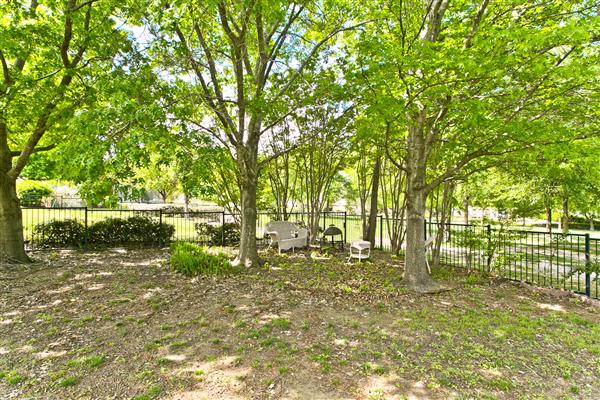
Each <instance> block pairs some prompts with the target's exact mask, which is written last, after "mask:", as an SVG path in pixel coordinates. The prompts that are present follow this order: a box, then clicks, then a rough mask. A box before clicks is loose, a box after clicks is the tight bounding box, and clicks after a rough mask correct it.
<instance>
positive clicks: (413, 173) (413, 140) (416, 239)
mask: <svg viewBox="0 0 600 400" xmlns="http://www.w3.org/2000/svg"><path fill="white" fill-rule="evenodd" d="M417 118H418V121H416V122H415V123H414V124H411V125H409V129H408V136H407V146H406V147H407V152H406V172H407V174H406V175H407V182H406V223H407V224H406V257H405V267H404V280H403V281H404V284H405V285H406V286H407V287H408V288H409V289H411V290H414V291H416V292H419V293H427V292H431V291H435V290H437V289H438V287H437V285H436V284H435V282H434V281H433V279H432V278H431V276H430V275H429V272H428V271H427V259H426V253H425V252H426V249H425V237H424V232H423V229H424V226H425V211H426V208H427V206H426V200H427V191H426V184H425V183H426V181H425V179H426V169H427V154H426V149H425V146H426V144H425V138H424V135H423V122H424V121H423V120H424V112H420V113H419V115H418V116H417Z"/></svg>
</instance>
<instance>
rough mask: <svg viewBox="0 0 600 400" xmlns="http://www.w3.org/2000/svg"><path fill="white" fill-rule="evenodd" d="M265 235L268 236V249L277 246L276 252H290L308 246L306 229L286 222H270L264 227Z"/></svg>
mask: <svg viewBox="0 0 600 400" xmlns="http://www.w3.org/2000/svg"><path fill="white" fill-rule="evenodd" d="M265 234H267V235H269V237H270V241H269V247H271V246H272V245H274V244H277V247H278V251H279V253H280V254H281V250H289V249H292V251H293V250H294V249H295V248H301V247H306V246H307V244H308V229H306V228H299V227H298V226H296V224H293V223H291V222H288V221H271V222H269V223H268V224H267V225H266V226H265Z"/></svg>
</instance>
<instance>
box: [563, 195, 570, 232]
mask: <svg viewBox="0 0 600 400" xmlns="http://www.w3.org/2000/svg"><path fill="white" fill-rule="evenodd" d="M562 232H563V234H564V235H566V234H568V233H569V198H568V197H567V196H565V197H564V198H563V215H562Z"/></svg>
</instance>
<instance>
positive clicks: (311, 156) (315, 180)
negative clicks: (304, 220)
mask: <svg viewBox="0 0 600 400" xmlns="http://www.w3.org/2000/svg"><path fill="white" fill-rule="evenodd" d="M323 90H324V87H322V88H321V89H319V90H316V91H314V92H313V93H312V96H310V97H311V99H312V102H313V104H312V105H310V106H307V107H305V108H304V109H303V110H301V113H298V115H296V116H295V122H296V125H297V126H298V130H299V131H301V132H304V133H305V134H306V135H307V139H306V140H305V143H303V145H302V146H301V147H300V148H299V152H300V153H301V154H302V155H303V156H302V158H301V160H300V163H301V172H300V186H301V189H302V192H303V204H304V205H305V207H306V211H307V213H308V219H309V221H308V227H309V229H310V235H311V240H312V241H314V240H316V238H317V235H318V231H319V226H320V225H319V219H320V218H321V213H322V211H323V208H324V206H325V205H326V203H327V200H328V195H329V192H330V190H331V188H332V183H333V182H334V179H335V178H336V176H337V175H338V173H339V172H340V171H341V170H342V169H343V168H344V163H345V162H346V160H347V158H348V156H349V155H350V151H351V145H350V140H349V139H350V136H351V132H350V129H351V122H352V116H353V112H352V110H353V107H352V106H351V105H347V104H344V102H339V101H338V102H336V101H335V100H334V99H332V98H331V97H329V96H327V94H326V93H325V92H324V91H323ZM325 90H331V87H328V89H325ZM330 94H331V92H330Z"/></svg>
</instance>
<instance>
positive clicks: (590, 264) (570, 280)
mask: <svg viewBox="0 0 600 400" xmlns="http://www.w3.org/2000/svg"><path fill="white" fill-rule="evenodd" d="M438 227H439V225H438V224H436V223H432V224H428V226H427V228H426V229H425V231H426V234H427V235H435V234H437V232H438ZM443 232H444V234H443V238H442V240H441V246H440V251H439V257H440V263H441V264H446V265H452V266H455V267H461V268H467V269H471V270H477V271H482V272H494V273H495V274H497V275H499V276H502V277H505V278H507V279H510V280H514V281H521V282H527V283H530V284H532V285H537V286H542V287H550V288H556V289H563V290H570V291H573V292H576V293H580V294H584V295H586V296H589V297H592V298H596V299H598V298H600V291H599V286H600V275H599V273H600V239H598V238H592V237H590V234H562V233H548V232H540V231H528V230H516V229H505V228H498V227H492V226H490V225H484V226H481V225H462V224H446V227H445V229H444V230H443ZM432 246H433V245H432ZM435 250H436V249H435V248H432V249H431V253H432V254H433V253H435Z"/></svg>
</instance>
